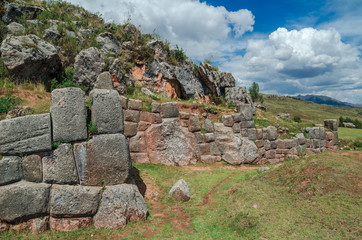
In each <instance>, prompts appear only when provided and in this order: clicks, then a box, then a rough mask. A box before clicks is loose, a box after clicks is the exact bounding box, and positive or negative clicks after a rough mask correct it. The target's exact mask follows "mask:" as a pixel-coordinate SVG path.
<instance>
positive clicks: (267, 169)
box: [258, 167, 270, 172]
mask: <svg viewBox="0 0 362 240" xmlns="http://www.w3.org/2000/svg"><path fill="white" fill-rule="evenodd" d="M269 170H270V168H268V167H260V168H259V169H258V172H265V171H269Z"/></svg>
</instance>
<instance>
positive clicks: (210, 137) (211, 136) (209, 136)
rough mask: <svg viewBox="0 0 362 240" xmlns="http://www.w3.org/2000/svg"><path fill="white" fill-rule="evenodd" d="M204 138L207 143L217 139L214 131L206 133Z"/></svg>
mask: <svg viewBox="0 0 362 240" xmlns="http://www.w3.org/2000/svg"><path fill="white" fill-rule="evenodd" d="M204 139H205V142H206V143H210V142H214V141H215V134H214V133H206V134H205V135H204Z"/></svg>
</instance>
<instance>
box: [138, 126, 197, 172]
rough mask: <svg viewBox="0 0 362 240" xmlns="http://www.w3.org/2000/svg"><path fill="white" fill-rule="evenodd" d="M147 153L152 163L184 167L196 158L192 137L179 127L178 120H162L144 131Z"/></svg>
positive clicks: (192, 162)
mask: <svg viewBox="0 0 362 240" xmlns="http://www.w3.org/2000/svg"><path fill="white" fill-rule="evenodd" d="M145 136H146V143H147V151H148V154H149V157H150V161H151V162H152V163H159V164H164V165H176V166H184V165H189V164H194V163H196V161H197V159H198V158H199V157H198V151H197V145H196V142H195V138H194V135H193V134H192V133H191V132H189V131H188V130H187V129H185V128H183V127H181V126H180V123H179V119H164V120H163V122H162V124H153V125H152V126H151V127H149V128H148V129H147V130H146V131H145Z"/></svg>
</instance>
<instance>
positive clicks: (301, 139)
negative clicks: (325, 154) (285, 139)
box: [297, 133, 306, 145]
mask: <svg viewBox="0 0 362 240" xmlns="http://www.w3.org/2000/svg"><path fill="white" fill-rule="evenodd" d="M297 139H298V144H300V145H304V144H305V143H306V139H305V137H304V134H303V133H298V134H297Z"/></svg>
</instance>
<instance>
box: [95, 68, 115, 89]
mask: <svg viewBox="0 0 362 240" xmlns="http://www.w3.org/2000/svg"><path fill="white" fill-rule="evenodd" d="M94 88H97V89H109V90H113V89H114V88H113V83H112V76H111V74H110V73H109V72H103V73H101V74H99V75H98V77H97V80H96V82H95V83H94Z"/></svg>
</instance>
